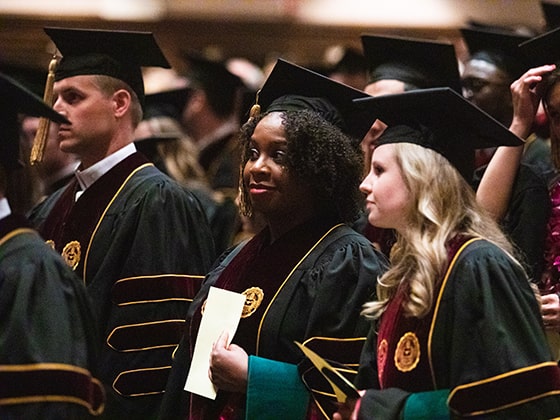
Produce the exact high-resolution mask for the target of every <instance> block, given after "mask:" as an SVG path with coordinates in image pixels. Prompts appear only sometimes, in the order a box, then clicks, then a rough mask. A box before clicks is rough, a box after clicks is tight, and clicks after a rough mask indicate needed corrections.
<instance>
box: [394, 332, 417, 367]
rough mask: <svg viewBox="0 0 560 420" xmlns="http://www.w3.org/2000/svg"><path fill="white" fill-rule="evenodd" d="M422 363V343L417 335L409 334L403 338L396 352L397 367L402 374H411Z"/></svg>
mask: <svg viewBox="0 0 560 420" xmlns="http://www.w3.org/2000/svg"><path fill="white" fill-rule="evenodd" d="M419 361H420V342H419V341H418V338H417V337H416V334H414V333H412V332H407V333H406V334H405V335H403V336H402V337H401V339H400V340H399V343H398V344H397V350H396V351H395V366H396V367H397V369H398V370H400V371H401V372H410V371H411V370H412V369H414V368H415V367H416V365H418V362H419Z"/></svg>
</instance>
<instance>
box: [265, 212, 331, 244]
mask: <svg viewBox="0 0 560 420" xmlns="http://www.w3.org/2000/svg"><path fill="white" fill-rule="evenodd" d="M294 215H296V216H294ZM317 217H321V215H318V214H317V213H316V212H314V211H313V210H312V209H308V210H307V211H306V210H303V211H298V212H293V213H291V212H290V214H282V215H277V216H275V215H270V216H267V217H266V219H267V225H268V229H269V230H270V242H271V243H272V242H274V241H276V240H277V239H278V238H280V237H282V235H285V234H286V233H288V232H289V231H291V230H292V229H294V228H295V227H297V226H299V225H301V224H302V223H304V222H306V221H308V220H311V219H313V218H317Z"/></svg>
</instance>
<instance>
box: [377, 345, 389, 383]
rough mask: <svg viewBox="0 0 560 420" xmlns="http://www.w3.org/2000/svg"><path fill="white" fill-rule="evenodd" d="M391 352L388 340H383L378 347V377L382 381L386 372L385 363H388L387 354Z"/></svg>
mask: <svg viewBox="0 0 560 420" xmlns="http://www.w3.org/2000/svg"><path fill="white" fill-rule="evenodd" d="M388 351H389V344H388V343H387V340H386V339H383V340H381V343H379V346H377V372H378V375H377V376H378V377H379V379H380V380H381V378H382V377H383V372H384V371H385V363H387V352H388Z"/></svg>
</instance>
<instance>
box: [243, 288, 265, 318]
mask: <svg viewBox="0 0 560 420" xmlns="http://www.w3.org/2000/svg"><path fill="white" fill-rule="evenodd" d="M243 294H244V295H245V305H243V312H241V318H247V317H250V316H251V315H253V313H254V312H255V311H256V310H257V308H258V307H259V306H260V305H261V303H262V300H263V298H264V292H263V291H262V289H261V288H260V287H250V288H249V289H247V290H245V291H244V292H243Z"/></svg>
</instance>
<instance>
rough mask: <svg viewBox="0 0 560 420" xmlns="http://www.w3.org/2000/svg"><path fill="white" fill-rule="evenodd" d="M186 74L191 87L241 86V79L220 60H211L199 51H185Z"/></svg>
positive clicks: (230, 87) (234, 87) (233, 89)
mask: <svg viewBox="0 0 560 420" xmlns="http://www.w3.org/2000/svg"><path fill="white" fill-rule="evenodd" d="M184 58H185V61H186V63H187V76H188V78H189V80H190V82H191V83H192V86H193V87H199V88H201V89H203V90H206V89H212V88H215V89H219V90H224V89H225V90H227V92H230V91H232V92H233V91H235V89H237V88H239V87H241V86H243V82H242V81H241V79H240V78H239V77H238V76H236V75H235V74H233V73H232V72H230V71H229V70H228V69H227V67H226V64H225V63H224V62H222V61H218V60H211V59H208V58H206V57H204V56H203V55H202V54H200V53H196V52H192V51H191V52H186V53H185V54H184Z"/></svg>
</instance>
